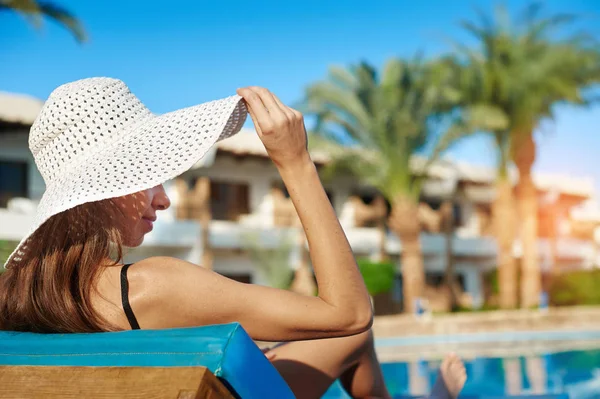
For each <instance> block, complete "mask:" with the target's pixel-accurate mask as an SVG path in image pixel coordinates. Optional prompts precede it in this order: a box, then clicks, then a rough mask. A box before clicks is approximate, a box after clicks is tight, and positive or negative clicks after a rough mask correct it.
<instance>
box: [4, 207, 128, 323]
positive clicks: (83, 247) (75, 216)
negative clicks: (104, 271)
mask: <svg viewBox="0 0 600 399" xmlns="http://www.w3.org/2000/svg"><path fill="white" fill-rule="evenodd" d="M118 211H119V212H120V211H121V210H120V209H119V207H118V206H116V205H115V204H114V202H113V201H112V200H111V199H108V200H103V201H96V202H90V203H87V204H83V205H79V206H77V207H74V208H71V209H69V210H66V211H64V212H61V213H59V214H57V215H54V216H53V217H51V218H50V219H49V220H47V221H46V222H45V223H44V224H43V225H42V226H41V227H40V228H39V229H38V230H36V232H35V233H34V235H33V236H31V238H30V240H29V244H28V246H27V252H26V254H25V256H24V258H23V259H22V260H21V261H19V262H14V263H11V264H10V265H8V266H9V268H8V269H7V270H6V271H5V272H4V273H3V274H2V275H1V276H0V329H2V330H8V331H29V332H40V333H55V332H63V333H65V332H96V331H114V330H117V328H116V327H115V326H112V325H111V324H110V323H108V322H107V321H106V320H104V319H103V318H102V317H101V316H100V315H99V314H97V312H95V311H94V309H93V307H92V303H91V292H92V290H93V289H95V288H96V282H97V279H98V277H99V274H100V271H101V267H102V266H103V265H104V266H115V265H118V264H119V262H120V261H121V260H122V258H123V239H122V234H121V231H120V229H119V226H118V225H117V224H116V223H115V221H117V220H118V219H119V217H118V215H117V213H116V212H118ZM111 256H114V257H115V258H116V259H115V260H114V261H113V263H109V264H108V265H107V264H106V263H107V262H106V261H107V259H109V258H110V257H111Z"/></svg>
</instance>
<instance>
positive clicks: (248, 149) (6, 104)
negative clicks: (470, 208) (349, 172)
mask: <svg viewBox="0 0 600 399" xmlns="http://www.w3.org/2000/svg"><path fill="white" fill-rule="evenodd" d="M43 104H44V102H43V101H42V100H40V99H37V98H34V97H31V96H28V95H24V94H14V93H7V92H2V91H0V121H5V122H9V123H20V124H23V125H31V124H32V123H33V122H34V121H35V118H36V117H37V114H38V113H39V112H40V110H41V108H42V106H43ZM217 149H218V150H220V151H225V152H229V153H232V154H235V155H240V156H243V155H254V156H262V157H267V156H268V154H267V151H266V150H265V147H264V145H263V144H262V141H261V140H260V138H259V137H258V135H257V134H256V132H255V131H254V129H247V128H244V129H242V131H241V132H240V133H239V134H237V135H235V136H233V137H230V138H228V139H225V140H223V141H221V142H219V143H218V144H217ZM311 157H312V159H313V161H315V162H316V163H321V164H325V163H327V162H329V161H330V159H331V157H330V156H329V155H328V153H327V151H325V150H323V149H319V148H315V149H311ZM425 163H426V160H425V159H424V158H422V157H414V158H413V159H412V160H411V168H412V169H413V170H414V171H418V170H419V169H422V168H423V166H424V165H425ZM429 174H430V176H431V177H434V178H440V179H445V178H457V179H459V180H460V181H466V182H472V183H480V184H491V183H492V182H493V181H494V180H495V178H496V170H495V169H494V168H490V167H483V166H480V165H472V164H468V163H465V162H461V161H455V160H447V159H442V160H439V161H437V162H435V163H434V164H433V165H431V168H430V169H429ZM511 178H512V180H513V181H514V182H516V181H517V179H518V174H517V173H516V171H515V170H511ZM534 180H535V183H536V185H537V186H538V188H540V189H541V190H544V191H557V192H561V193H564V194H570V195H575V196H582V197H591V196H593V194H594V180H593V178H591V177H587V176H585V177H573V176H568V175H556V174H540V173H536V174H535V175H534Z"/></svg>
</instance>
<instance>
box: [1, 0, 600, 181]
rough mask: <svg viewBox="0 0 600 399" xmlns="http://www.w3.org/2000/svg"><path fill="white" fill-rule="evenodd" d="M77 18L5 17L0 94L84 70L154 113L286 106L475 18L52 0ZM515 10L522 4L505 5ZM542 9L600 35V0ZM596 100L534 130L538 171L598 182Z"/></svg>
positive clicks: (424, 7)
mask: <svg viewBox="0 0 600 399" xmlns="http://www.w3.org/2000/svg"><path fill="white" fill-rule="evenodd" d="M58 3H59V4H61V5H64V6H65V7H67V8H69V9H70V10H71V11H73V12H74V13H75V14H76V15H77V16H78V17H79V18H80V19H81V21H82V22H83V23H84V25H85V27H86V30H87V32H88V34H89V36H90V40H89V42H88V43H85V44H83V45H79V44H77V43H76V42H75V40H74V39H73V38H72V37H71V36H70V35H69V34H68V33H67V32H66V31H65V30H64V29H62V28H61V27H59V26H58V25H55V24H54V23H52V22H47V23H45V24H44V26H43V28H42V29H41V30H36V29H34V28H33V27H32V26H31V25H29V24H28V23H26V22H25V21H24V20H23V18H21V17H19V16H17V15H13V14H8V13H2V14H0V90H4V91H12V92H19V93H26V94H30V95H34V96H37V97H40V98H45V97H47V96H48V94H49V93H50V92H51V91H52V89H53V88H55V87H56V86H58V85H60V84H62V83H65V82H68V81H72V80H75V79H79V78H84V77H90V76H111V77H117V78H120V79H123V80H124V81H125V82H126V83H127V84H128V85H129V86H130V88H131V89H132V91H133V92H134V93H136V94H137V95H138V96H139V97H140V98H141V99H142V101H144V103H145V104H146V105H147V106H148V107H149V108H150V109H151V110H153V111H154V112H158V113H161V112H167V111H171V110H174V109H177V108H180V107H184V106H189V105H193V104H196V103H199V102H203V101H209V100H212V99H215V98H220V97H225V96H228V95H231V94H233V93H234V92H235V89H236V88H237V87H241V86H247V85H260V86H265V87H268V88H269V89H271V90H272V91H273V92H275V93H277V94H278V95H279V96H280V98H281V99H282V100H283V101H284V102H286V103H294V102H296V101H298V100H299V99H300V98H301V97H302V94H303V90H304V88H305V87H306V85H308V84H310V83H311V82H313V81H315V80H318V79H321V78H323V77H324V76H325V75H326V72H327V67H328V66H329V65H332V64H338V65H348V64H351V63H356V62H358V61H360V60H362V59H364V60H367V61H369V62H371V63H373V64H375V65H377V66H379V65H381V64H382V63H383V62H384V61H385V60H386V59H387V58H389V57H392V56H407V57H409V56H411V55H413V54H414V53H415V52H416V51H418V50H423V51H424V52H425V54H426V55H435V54H439V53H443V52H445V51H448V50H449V48H448V45H447V44H446V42H445V40H444V38H445V37H452V38H453V39H457V40H459V41H463V42H464V43H467V44H468V43H470V42H471V39H470V37H469V36H468V35H466V34H465V33H464V32H462V31H461V29H460V28H459V27H458V22H459V21H460V20H462V19H465V18H466V19H474V18H475V16H476V14H475V12H474V10H473V6H474V5H478V6H479V7H481V8H483V9H485V10H490V9H491V6H492V4H493V2H489V1H466V0H455V1H448V0H422V1H420V2H417V1H408V0H395V1H392V0H390V1H378V0H371V1H364V0H363V1H354V0H347V1H344V2H342V1H327V0H321V1H318V0H311V1H290V2H283V1H275V0H262V1H253V2H252V1H238V0H230V1H204V0H181V1H173V2H171V3H170V4H169V3H168V2H164V1H160V2H159V1H150V0H147V1H140V0H127V1H123V0H97V1H92V0H87V1H81V0H79V1H76V0H62V1H61V0H58ZM506 3H507V4H508V5H509V8H510V9H512V10H519V6H520V4H524V3H525V2H524V1H508V2H506ZM545 6H546V9H547V11H569V12H576V13H581V14H583V15H584V16H585V18H584V19H582V20H581V22H580V24H579V27H581V28H584V29H588V30H589V31H591V32H592V33H594V34H595V35H597V36H598V37H600V23H598V22H599V21H598V17H599V16H600V2H598V1H596V0H566V1H558V0H554V1H553V0H547V1H546V2H545ZM599 126H600V106H596V107H594V108H591V109H584V110H581V109H576V108H572V107H567V106H561V107H558V108H557V119H556V122H555V123H554V124H551V125H549V126H547V127H546V128H545V129H544V133H543V134H540V135H538V144H539V153H538V154H539V155H538V162H537V164H536V170H538V171H545V172H552V173H564V174H573V175H579V176H580V175H591V176H593V177H594V178H595V179H596V182H597V183H596V186H597V187H598V189H600V167H599V163H598V161H597V160H598V158H600V157H599V156H598V155H597V154H598V149H599V148H600V131H599ZM450 155H451V156H452V157H454V158H459V159H462V160H465V161H469V162H472V163H475V164H481V165H493V163H494V158H493V157H494V154H493V151H492V147H491V143H490V142H488V140H487V139H486V138H484V137H479V138H474V139H469V140H467V141H466V142H463V143H461V145H459V146H457V147H456V148H454V149H453V150H452V151H451V152H450Z"/></svg>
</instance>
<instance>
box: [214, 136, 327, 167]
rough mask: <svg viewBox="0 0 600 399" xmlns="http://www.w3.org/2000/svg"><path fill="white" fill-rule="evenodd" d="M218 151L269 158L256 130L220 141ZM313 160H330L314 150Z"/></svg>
mask: <svg viewBox="0 0 600 399" xmlns="http://www.w3.org/2000/svg"><path fill="white" fill-rule="evenodd" d="M217 149H219V150H221V151H225V152H229V153H232V154H235V155H255V156H261V157H268V156H269V155H268V154H267V150H266V149H265V146H264V145H263V143H262V141H261V140H260V138H259V137H258V135H257V134H256V132H255V131H254V129H247V128H244V129H242V130H241V131H240V132H239V133H238V134H236V135H235V136H232V137H230V138H228V139H225V140H223V141H220V142H219V143H218V144H217ZM310 154H311V157H312V160H313V161H314V162H317V163H327V162H328V161H329V160H330V158H329V156H327V154H326V153H325V152H324V151H320V150H313V151H311V152H310Z"/></svg>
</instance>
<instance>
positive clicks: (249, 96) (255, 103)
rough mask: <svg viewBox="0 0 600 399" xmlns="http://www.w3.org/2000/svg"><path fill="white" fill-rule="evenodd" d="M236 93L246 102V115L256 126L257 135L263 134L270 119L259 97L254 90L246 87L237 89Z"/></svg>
mask: <svg viewBox="0 0 600 399" xmlns="http://www.w3.org/2000/svg"><path fill="white" fill-rule="evenodd" d="M237 93H238V94H239V95H240V96H242V97H243V98H244V100H246V104H247V105H248V113H249V114H250V117H251V118H252V121H253V122H254V126H256V130H257V131H258V133H261V132H263V131H264V130H265V129H264V127H265V126H268V125H271V124H272V123H271V117H270V115H269V112H268V111H267V109H266V108H265V104H264V103H263V101H262V98H261V96H260V95H259V94H258V93H257V92H256V91H254V90H251V89H250V88H248V87H245V88H243V89H238V90H237Z"/></svg>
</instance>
